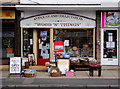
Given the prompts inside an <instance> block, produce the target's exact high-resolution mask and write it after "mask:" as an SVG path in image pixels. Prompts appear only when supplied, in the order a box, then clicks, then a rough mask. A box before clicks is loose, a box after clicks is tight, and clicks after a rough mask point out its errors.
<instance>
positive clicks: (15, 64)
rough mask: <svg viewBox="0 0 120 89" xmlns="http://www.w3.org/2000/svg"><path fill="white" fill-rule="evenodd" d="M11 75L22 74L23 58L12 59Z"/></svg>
mask: <svg viewBox="0 0 120 89" xmlns="http://www.w3.org/2000/svg"><path fill="white" fill-rule="evenodd" d="M10 73H21V57H11V58H10Z"/></svg>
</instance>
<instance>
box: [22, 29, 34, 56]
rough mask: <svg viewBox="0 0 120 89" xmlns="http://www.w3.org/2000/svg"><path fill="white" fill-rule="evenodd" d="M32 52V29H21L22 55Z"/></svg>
mask: <svg viewBox="0 0 120 89" xmlns="http://www.w3.org/2000/svg"><path fill="white" fill-rule="evenodd" d="M30 53H33V29H24V30H23V57H27V56H28V54H30Z"/></svg>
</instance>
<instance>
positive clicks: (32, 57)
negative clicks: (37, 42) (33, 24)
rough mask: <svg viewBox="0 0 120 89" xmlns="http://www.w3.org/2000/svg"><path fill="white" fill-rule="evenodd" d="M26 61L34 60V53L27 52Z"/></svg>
mask: <svg viewBox="0 0 120 89" xmlns="http://www.w3.org/2000/svg"><path fill="white" fill-rule="evenodd" d="M28 61H29V62H33V61H35V55H34V53H32V54H28Z"/></svg>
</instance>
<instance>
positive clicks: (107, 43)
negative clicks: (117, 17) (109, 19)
mask: <svg viewBox="0 0 120 89" xmlns="http://www.w3.org/2000/svg"><path fill="white" fill-rule="evenodd" d="M103 57H104V58H117V31H116V30H105V31H104V54H103Z"/></svg>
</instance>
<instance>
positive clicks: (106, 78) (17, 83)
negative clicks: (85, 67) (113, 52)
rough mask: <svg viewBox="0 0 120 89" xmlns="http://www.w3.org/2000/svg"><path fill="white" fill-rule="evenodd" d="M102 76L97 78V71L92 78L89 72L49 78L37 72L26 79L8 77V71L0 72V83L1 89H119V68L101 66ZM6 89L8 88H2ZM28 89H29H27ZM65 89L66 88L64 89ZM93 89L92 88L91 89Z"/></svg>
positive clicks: (47, 74)
mask: <svg viewBox="0 0 120 89" xmlns="http://www.w3.org/2000/svg"><path fill="white" fill-rule="evenodd" d="M101 74H102V75H101V76H100V77H98V74H97V71H94V76H93V77H91V76H89V71H76V72H75V73H74V77H66V76H61V77H50V75H49V73H48V72H37V75H36V77H33V78H26V77H20V76H14V75H13V76H11V77H8V76H9V71H1V73H0V82H2V86H3V87H12V88H13V87H15V88H16V87H28V86H29V87H36V89H37V88H38V87H44V88H45V87H46V88H45V89H47V88H48V87H49V88H48V89H50V88H51V89H52V87H57V89H58V88H59V87H69V88H70V87H74V88H75V87H76V89H77V87H82V88H80V89H83V87H84V89H88V87H104V88H105V89H106V88H107V89H119V82H120V79H119V66H103V67H102V73H101ZM4 89H8V88H4ZM29 89H30V88H29ZM31 89H33V88H31ZM65 89H66V88H65ZM92 89H94V88H92Z"/></svg>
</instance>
